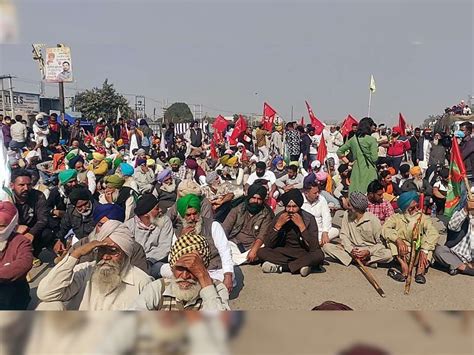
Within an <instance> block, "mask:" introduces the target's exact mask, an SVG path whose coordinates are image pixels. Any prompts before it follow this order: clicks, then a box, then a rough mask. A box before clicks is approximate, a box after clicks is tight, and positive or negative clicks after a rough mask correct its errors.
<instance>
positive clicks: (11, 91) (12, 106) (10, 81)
mask: <svg viewBox="0 0 474 355" xmlns="http://www.w3.org/2000/svg"><path fill="white" fill-rule="evenodd" d="M8 82H9V83H10V106H11V109H12V115H11V118H15V105H14V103H13V82H12V77H11V76H9V77H8Z"/></svg>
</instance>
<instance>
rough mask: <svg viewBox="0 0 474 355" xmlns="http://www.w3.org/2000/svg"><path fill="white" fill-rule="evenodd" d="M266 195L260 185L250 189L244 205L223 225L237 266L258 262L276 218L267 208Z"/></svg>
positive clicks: (230, 214) (229, 216) (265, 191)
mask: <svg viewBox="0 0 474 355" xmlns="http://www.w3.org/2000/svg"><path fill="white" fill-rule="evenodd" d="M267 193H268V192H267V189H266V188H265V187H264V186H262V185H260V184H253V185H250V187H249V189H248V192H247V196H246V197H245V201H244V202H243V203H241V204H240V205H239V206H237V207H234V208H233V209H232V210H231V211H230V213H229V214H228V215H227V217H226V219H225V220H224V223H223V224H222V227H223V228H224V231H225V233H226V235H227V236H228V239H229V241H230V242H229V243H230V245H231V249H232V260H234V263H236V264H239V265H240V264H243V263H245V262H251V263H253V262H255V261H256V260H257V251H258V250H259V249H260V248H261V247H262V245H263V240H264V238H265V236H266V235H267V233H268V232H269V230H270V226H271V224H272V220H273V217H274V214H273V211H272V210H271V208H270V207H268V205H266V204H265V200H266V198H267Z"/></svg>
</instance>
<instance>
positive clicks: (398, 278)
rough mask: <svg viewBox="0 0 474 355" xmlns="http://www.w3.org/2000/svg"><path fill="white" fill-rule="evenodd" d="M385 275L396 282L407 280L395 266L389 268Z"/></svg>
mask: <svg viewBox="0 0 474 355" xmlns="http://www.w3.org/2000/svg"><path fill="white" fill-rule="evenodd" d="M387 275H388V276H390V277H391V278H392V279H394V280H395V281H398V282H405V281H406V280H407V278H406V276H405V275H403V274H402V273H401V272H400V271H398V270H397V269H395V268H391V269H389V270H388V271H387Z"/></svg>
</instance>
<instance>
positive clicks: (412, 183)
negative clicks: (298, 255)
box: [401, 166, 433, 207]
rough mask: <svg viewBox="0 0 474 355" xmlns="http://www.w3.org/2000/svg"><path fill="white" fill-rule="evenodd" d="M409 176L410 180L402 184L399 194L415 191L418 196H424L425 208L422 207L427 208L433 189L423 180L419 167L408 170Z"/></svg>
mask: <svg viewBox="0 0 474 355" xmlns="http://www.w3.org/2000/svg"><path fill="white" fill-rule="evenodd" d="M410 175H411V178H409V179H408V180H407V181H405V182H404V183H403V185H402V188H401V192H406V191H415V192H417V193H418V194H424V195H425V206H423V207H426V206H428V205H429V204H430V200H431V196H432V195H433V187H432V186H431V185H430V183H429V181H428V180H427V179H424V178H423V171H422V170H421V168H420V167H419V166H414V167H412V168H410Z"/></svg>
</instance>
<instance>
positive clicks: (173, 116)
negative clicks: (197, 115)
mask: <svg viewBox="0 0 474 355" xmlns="http://www.w3.org/2000/svg"><path fill="white" fill-rule="evenodd" d="M192 120H193V113H192V112H191V109H190V108H189V106H188V105H187V104H185V103H184V102H175V103H174V104H172V105H171V106H170V107H168V109H167V110H166V111H165V122H167V123H170V122H173V123H184V122H191V121H192Z"/></svg>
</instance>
